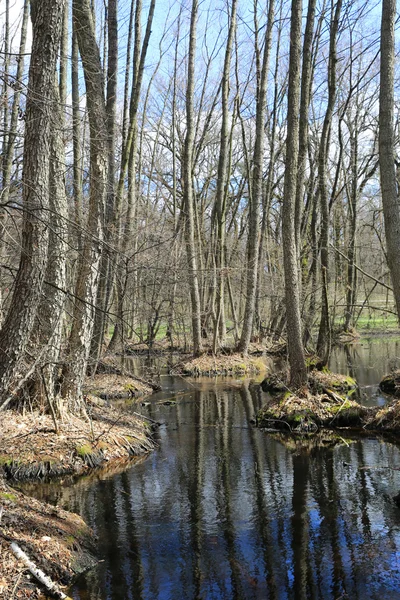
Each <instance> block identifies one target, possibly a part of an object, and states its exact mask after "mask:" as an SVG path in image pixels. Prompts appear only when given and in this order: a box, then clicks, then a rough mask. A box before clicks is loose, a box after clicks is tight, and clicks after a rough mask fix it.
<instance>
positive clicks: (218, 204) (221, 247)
mask: <svg viewBox="0 0 400 600" xmlns="http://www.w3.org/2000/svg"><path fill="white" fill-rule="evenodd" d="M236 9H237V0H232V7H231V15H230V23H229V33H228V39H227V42H226V49H225V60H224V70H223V75H222V91H221V95H222V123H221V133H220V147H219V161H218V173H217V190H216V198H215V211H216V216H217V228H216V229H217V231H216V254H215V263H216V270H217V294H216V307H215V312H216V319H215V323H214V343H213V351H214V352H216V350H217V339H218V333H219V331H221V336H220V337H221V343H222V344H223V343H224V340H225V327H226V325H225V311H224V287H225V286H224V280H225V273H224V268H225V266H226V264H225V262H226V256H225V234H226V231H225V229H226V200H227V185H228V176H229V174H228V164H229V142H230V135H229V80H230V68H231V57H232V45H233V37H234V34H235V30H236Z"/></svg>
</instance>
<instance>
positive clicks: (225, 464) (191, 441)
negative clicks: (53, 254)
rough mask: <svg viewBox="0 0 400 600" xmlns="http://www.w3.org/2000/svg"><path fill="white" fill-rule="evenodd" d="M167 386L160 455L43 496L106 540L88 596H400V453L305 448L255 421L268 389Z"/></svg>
mask: <svg viewBox="0 0 400 600" xmlns="http://www.w3.org/2000/svg"><path fill="white" fill-rule="evenodd" d="M361 355H362V350H361V349H360V350H359V353H358V355H357V356H358V357H360V356H361ZM392 356H394V352H393V353H392ZM342 358H343V357H342ZM340 359H341V357H340V355H337V357H336V358H335V360H337V361H338V364H339V360H340ZM346 360H347V358H346V359H344V358H343V362H342V364H341V366H342V367H343V368H342V370H346V368H347V367H346V364H347V363H346ZM382 360H383V359H382ZM373 362H375V359H373ZM367 366H368V365H366V364H364V365H363V366H360V364H358V365H356V366H355V367H354V368H355V369H359V371H358V372H361V371H362V369H364V368H365V369H367ZM373 368H374V366H373V365H372V364H371V368H370V369H369V368H368V369H367V371H366V372H367V373H371V372H372V370H373ZM381 375H382V373H380V374H379V377H380V376H381ZM379 377H377V378H376V379H375V375H374V376H373V377H371V379H373V380H374V381H373V382H374V384H376V382H377V379H379ZM366 381H369V380H368V379H367V378H366ZM162 384H163V388H164V391H163V392H162V393H160V394H157V395H155V396H153V397H152V398H151V403H150V406H146V407H142V408H141V410H142V412H143V413H146V414H148V415H149V416H150V417H152V418H153V419H155V420H157V421H161V422H163V423H164V424H163V425H162V426H161V427H160V429H159V432H158V436H159V439H158V441H159V448H158V450H156V451H155V452H153V453H152V454H151V455H150V456H149V457H148V458H146V459H145V460H143V461H142V462H140V464H137V465H135V466H134V467H132V468H130V469H129V470H127V471H125V472H123V473H121V474H117V475H114V476H111V477H110V476H107V475H101V474H98V475H96V476H95V478H93V477H92V478H91V479H87V480H85V479H81V480H79V481H78V483H76V484H75V485H74V486H68V487H63V486H60V485H59V484H52V485H49V486H42V487H41V490H40V492H41V494H43V496H45V497H46V498H48V499H51V500H52V501H57V502H58V503H59V504H60V505H62V506H64V507H66V508H68V509H70V510H73V511H75V512H78V513H79V514H81V515H82V516H83V517H84V518H85V519H86V520H87V522H88V523H89V524H90V525H91V526H92V527H93V529H94V530H95V532H96V533H97V535H98V538H99V552H100V555H101V558H102V561H103V562H101V563H100V565H99V567H98V568H96V569H94V570H92V571H91V572H89V573H87V574H86V575H85V576H83V577H81V578H80V579H79V580H78V582H77V583H76V585H75V586H74V587H73V589H72V590H71V591H70V594H71V596H72V597H73V598H74V599H75V600H128V599H132V600H136V599H137V600H139V599H143V600H144V599H146V600H156V599H160V600H167V599H168V600H169V599H170V600H184V599H187V600H192V599H203V600H212V599H215V600H222V599H223V600H235V599H238V600H242V599H243V600H244V599H246V600H247V599H276V600H284V599H289V598H290V599H291V598H293V599H299V600H300V599H306V598H323V599H327V600H328V599H329V600H330V599H332V600H339V599H344V598H349V599H351V600H353V599H359V600H365V599H380V600H389V599H399V600H400V508H398V507H397V506H396V504H395V502H394V501H393V496H394V495H396V494H397V493H399V492H400V450H399V447H397V446H396V445H394V444H392V443H389V442H383V441H382V440H379V439H376V438H369V437H364V438H362V439H355V438H353V439H352V438H351V437H348V436H345V434H343V438H342V439H341V440H339V444H338V445H336V446H335V447H329V446H328V445H321V446H316V447H314V448H313V447H311V445H309V446H308V447H306V444H304V447H303V449H299V448H297V449H296V448H295V447H294V446H293V444H291V442H290V439H288V438H276V437H274V435H273V434H270V433H266V432H263V431H259V430H257V429H255V428H254V427H252V425H251V424H250V420H251V418H252V417H253V415H254V413H255V411H256V410H257V409H258V408H259V407H260V406H261V405H262V404H263V402H264V401H265V397H264V395H263V392H261V391H260V388H259V387H258V386H255V385H250V384H249V383H242V382H227V381H226V380H225V381H224V380H220V381H218V382H214V381H212V380H208V379H203V380H197V381H196V382H194V380H192V381H191V382H190V381H184V380H183V379H180V378H173V377H168V376H164V377H163V378H162ZM367 385H370V384H367ZM171 397H172V398H175V399H176V401H177V402H176V404H175V405H171V406H163V405H161V404H160V402H161V401H162V400H163V399H166V398H171Z"/></svg>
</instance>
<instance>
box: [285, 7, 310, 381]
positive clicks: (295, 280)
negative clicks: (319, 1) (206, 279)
mask: <svg viewBox="0 0 400 600" xmlns="http://www.w3.org/2000/svg"><path fill="white" fill-rule="evenodd" d="M301 17H302V0H292V9H291V25H290V55H289V84H288V109H287V138H286V163H285V181H284V191H283V207H282V237H283V262H284V270H285V299H286V328H287V345H288V354H289V365H290V384H291V385H292V386H293V387H295V388H297V387H300V386H302V385H304V384H305V383H306V382H307V370H306V364H305V358H304V348H303V340H302V327H301V316H300V289H299V288H300V285H299V279H300V273H299V265H298V260H297V248H296V236H295V198H296V185H297V168H298V155H299V103H300V102H299V101H300V57H301Z"/></svg>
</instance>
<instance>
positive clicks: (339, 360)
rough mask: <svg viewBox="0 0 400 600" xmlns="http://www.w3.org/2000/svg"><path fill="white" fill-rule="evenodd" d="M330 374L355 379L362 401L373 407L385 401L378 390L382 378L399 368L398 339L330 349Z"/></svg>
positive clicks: (363, 340) (373, 340)
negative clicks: (333, 373) (342, 374)
mask: <svg viewBox="0 0 400 600" xmlns="http://www.w3.org/2000/svg"><path fill="white" fill-rule="evenodd" d="M329 366H330V368H331V370H332V371H336V372H339V373H344V374H347V375H351V377H354V378H355V379H356V380H357V382H358V384H359V386H360V389H361V401H362V403H363V404H365V405H369V406H374V405H376V404H384V403H385V402H386V398H385V396H383V395H382V394H381V393H380V392H379V390H378V386H377V384H378V382H379V381H380V380H381V379H382V377H383V375H386V374H387V373H390V371H392V370H395V369H399V368H400V338H399V337H397V338H394V337H382V338H377V337H375V338H371V339H361V340H360V341H359V342H358V343H356V344H351V345H348V346H340V347H335V348H333V351H332V356H331V360H330V365H329Z"/></svg>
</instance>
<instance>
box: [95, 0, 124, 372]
mask: <svg viewBox="0 0 400 600" xmlns="http://www.w3.org/2000/svg"><path fill="white" fill-rule="evenodd" d="M107 14H108V19H107V24H108V69H107V101H106V110H107V132H108V183H107V200H106V211H105V228H104V237H105V242H106V243H105V248H104V252H103V254H102V258H101V265H100V281H99V287H98V291H97V302H96V314H95V322H94V328H93V338H92V343H91V348H90V371H91V372H93V373H94V372H96V368H97V363H98V361H99V358H100V354H101V349H102V346H103V342H104V329H105V326H106V322H107V320H106V314H107V309H108V305H109V300H110V294H111V287H112V281H111V280H112V278H113V273H112V271H111V264H110V261H111V260H112V256H111V244H112V242H113V240H112V237H113V223H114V210H115V138H116V120H115V117H116V104H117V77H118V19H117V0H109V2H108V13H107Z"/></svg>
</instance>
